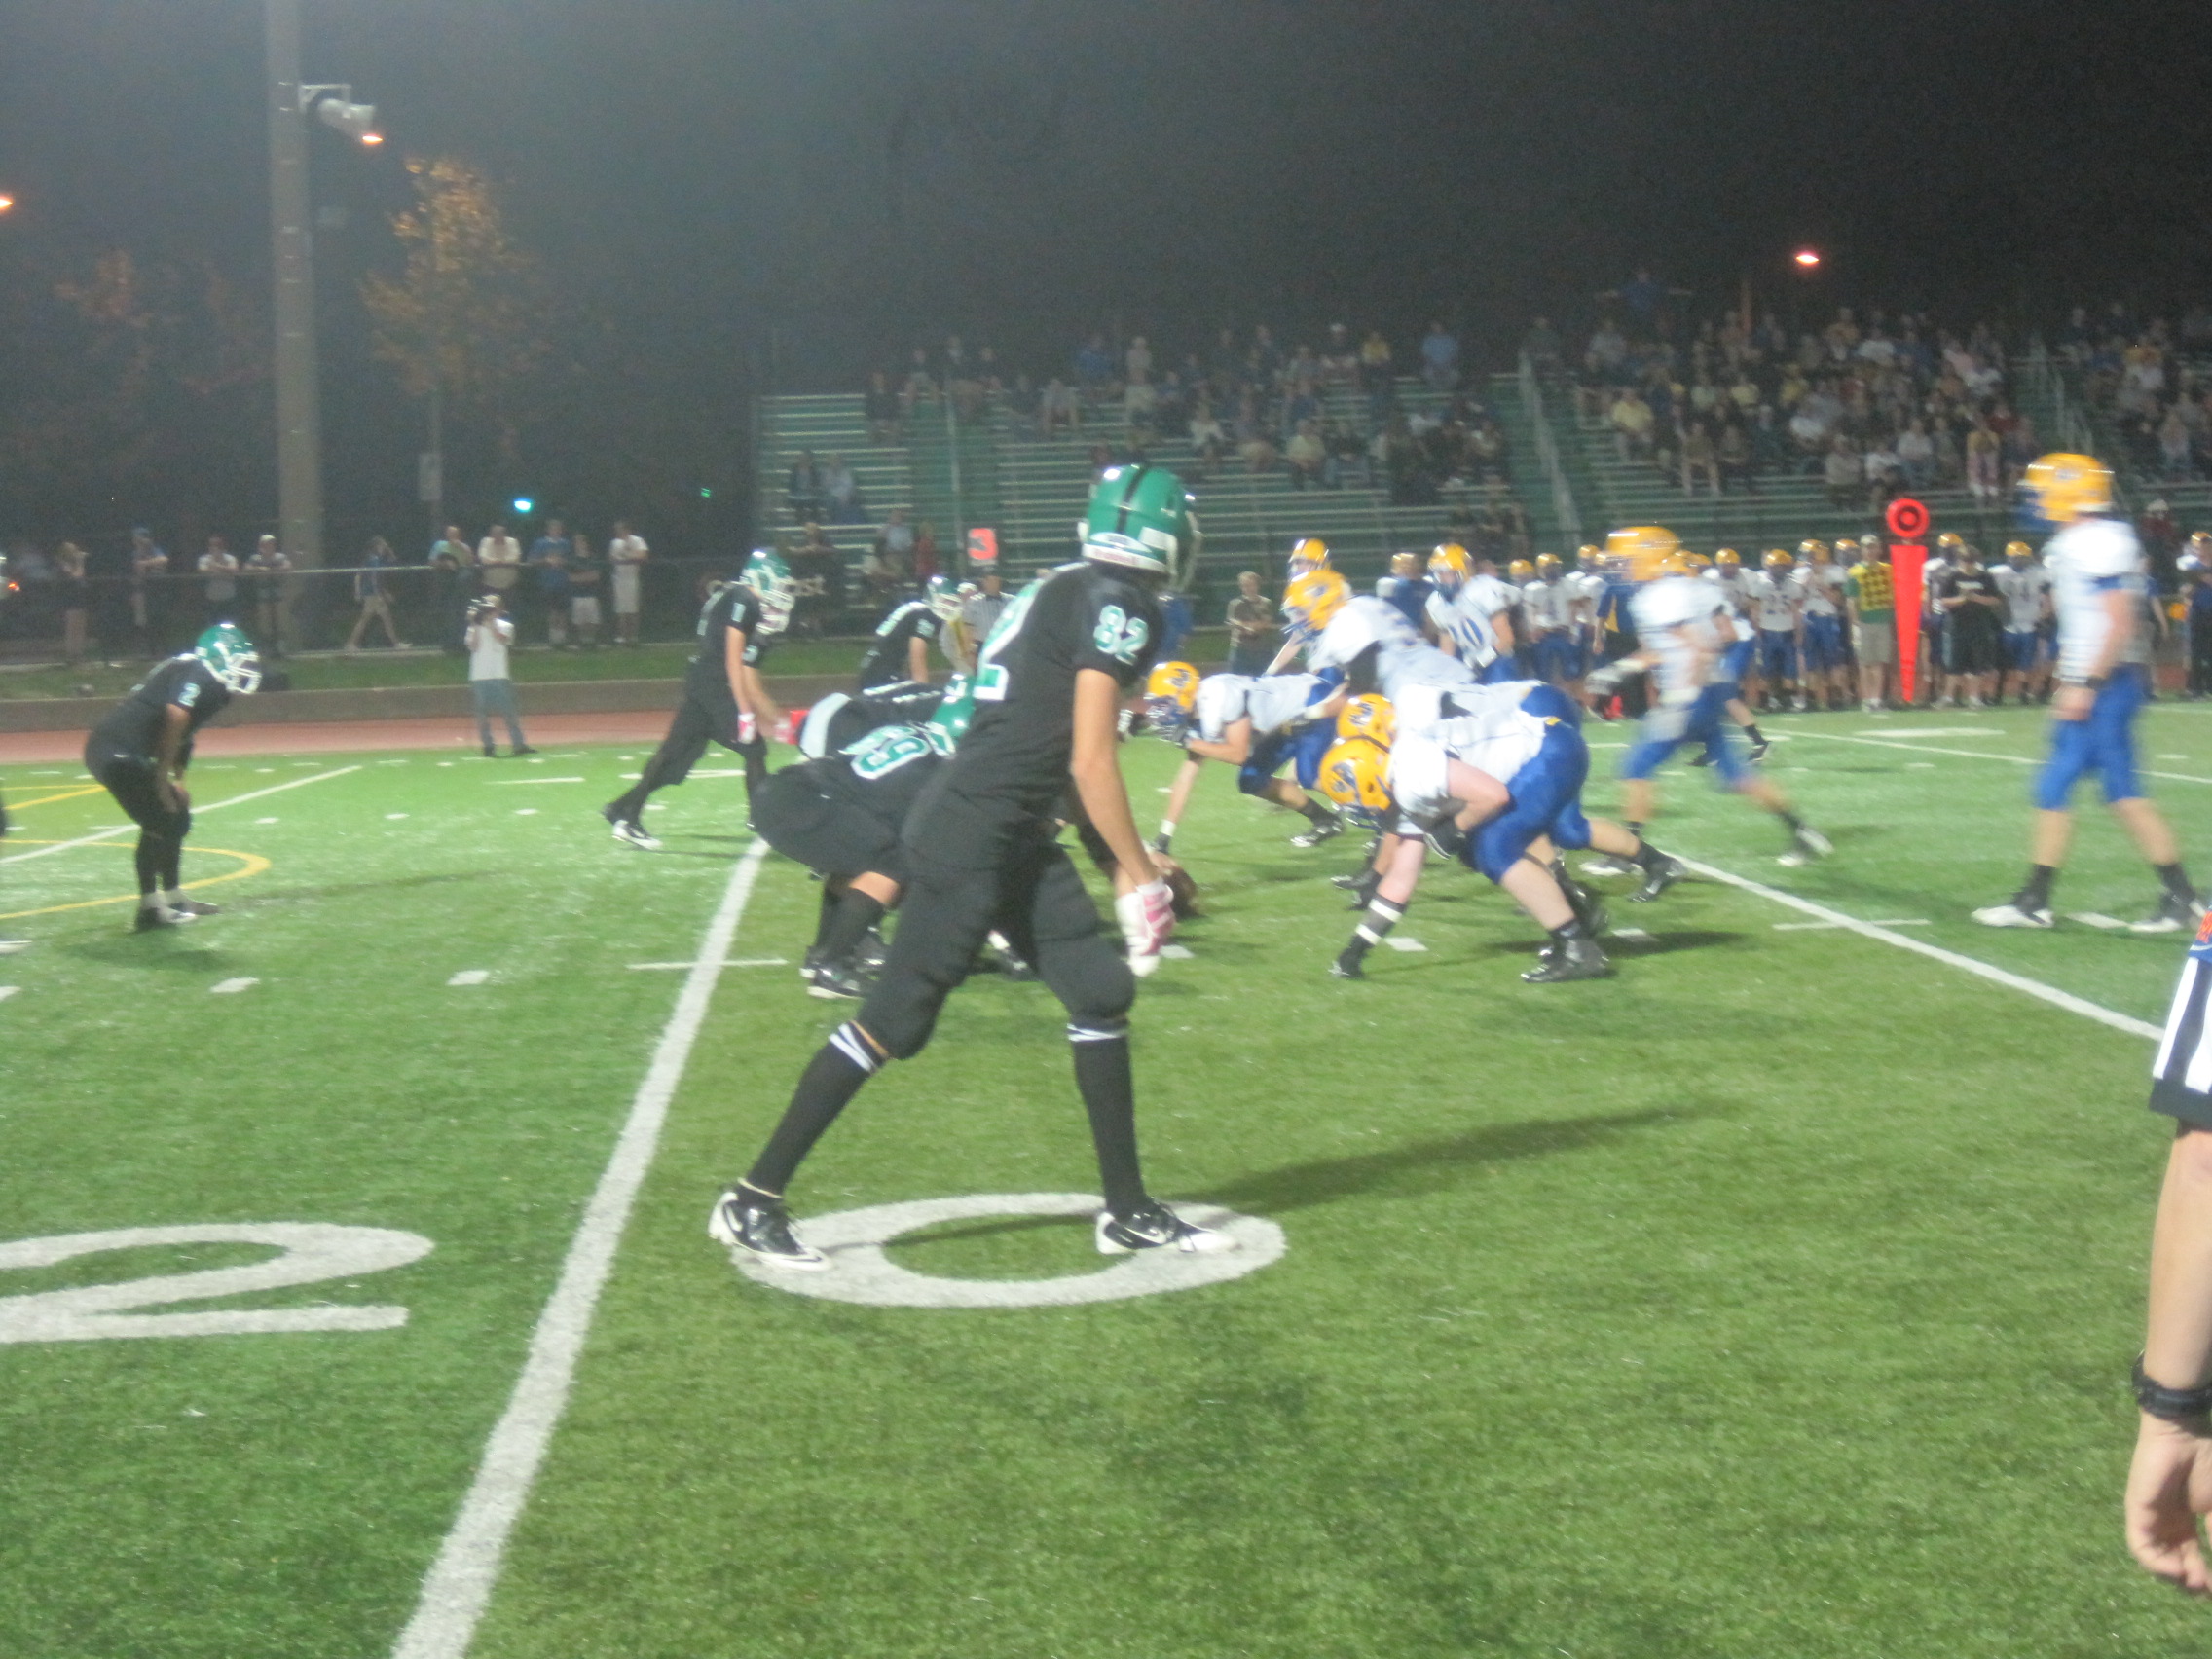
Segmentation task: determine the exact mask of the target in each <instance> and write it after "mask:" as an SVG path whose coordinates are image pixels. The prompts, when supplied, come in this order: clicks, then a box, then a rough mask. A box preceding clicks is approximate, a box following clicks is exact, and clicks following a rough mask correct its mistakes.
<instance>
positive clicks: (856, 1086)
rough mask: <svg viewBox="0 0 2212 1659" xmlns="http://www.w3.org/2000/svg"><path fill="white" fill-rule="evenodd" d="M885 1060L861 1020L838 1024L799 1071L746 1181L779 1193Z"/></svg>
mask: <svg viewBox="0 0 2212 1659" xmlns="http://www.w3.org/2000/svg"><path fill="white" fill-rule="evenodd" d="M882 1064H883V1061H882V1059H881V1058H880V1057H879V1056H878V1054H877V1052H876V1050H875V1046H874V1045H873V1044H872V1043H870V1042H869V1041H868V1040H867V1039H866V1037H864V1036H863V1035H861V1030H860V1027H859V1026H857V1025H854V1024H852V1023H851V1022H850V1021H848V1022H847V1023H845V1024H843V1025H840V1026H838V1027H837V1029H836V1030H835V1031H833V1032H832V1033H830V1041H829V1042H827V1043H825V1044H823V1045H822V1048H821V1050H820V1051H818V1052H817V1053H816V1054H815V1056H814V1058H813V1060H812V1061H811V1062H809V1064H808V1065H807V1068H806V1070H805V1071H804V1072H802V1073H801V1074H800V1075H799V1080H798V1088H795V1089H793V1091H792V1103H791V1104H790V1105H789V1106H787V1107H785V1108H784V1116H783V1121H782V1122H781V1123H779V1124H777V1125H776V1132H775V1133H774V1134H772V1135H770V1136H769V1137H768V1144H767V1145H766V1146H764V1147H762V1148H761V1149H760V1156H759V1157H758V1158H756V1159H755V1160H754V1161H753V1167H752V1168H751V1169H749V1170H747V1171H746V1172H745V1184H746V1185H747V1186H748V1187H756V1188H758V1189H759V1190H760V1191H761V1192H763V1193H773V1194H777V1195H779V1196H781V1194H782V1193H783V1191H784V1189H785V1188H786V1187H788V1186H790V1185H791V1179H792V1176H793V1175H794V1174H796V1173H797V1171H798V1166H799V1163H800V1161H802V1160H803V1159H804V1158H805V1157H806V1155H807V1154H808V1153H810V1152H812V1151H813V1150H814V1143H815V1142H816V1141H818V1140H820V1139H821V1138H822V1136H823V1132H824V1131H825V1130H827V1129H828V1128H829V1127H830V1124H833V1123H835V1122H836V1121H837V1114H838V1113H840V1112H842V1111H843V1110H844V1109H845V1103H846V1102H847V1101H848V1100H850V1099H852V1097H853V1096H854V1095H856V1094H858V1093H859V1092H860V1091H861V1085H862V1084H864V1083H866V1082H867V1080H868V1079H869V1078H870V1077H872V1076H874V1075H875V1073H876V1071H877V1070H878V1069H879V1068H880V1067H881V1066H882Z"/></svg>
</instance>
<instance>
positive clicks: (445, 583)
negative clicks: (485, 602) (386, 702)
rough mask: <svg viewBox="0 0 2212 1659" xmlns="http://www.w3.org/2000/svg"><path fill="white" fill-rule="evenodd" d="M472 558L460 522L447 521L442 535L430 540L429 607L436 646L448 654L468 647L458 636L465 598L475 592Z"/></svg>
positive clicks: (464, 618)
mask: <svg viewBox="0 0 2212 1659" xmlns="http://www.w3.org/2000/svg"><path fill="white" fill-rule="evenodd" d="M475 562H476V559H475V555H474V554H473V553H472V552H471V551H470V550H469V546H468V538H467V537H466V536H464V535H461V527H460V526H459V525H454V524H449V525H447V526H446V533H445V535H441V536H439V537H438V538H437V540H435V541H433V542H431V543H430V609H431V612H432V614H433V615H434V617H435V619H436V627H437V634H438V648H439V649H440V650H442V651H444V652H445V653H446V654H447V655H449V656H453V655H459V654H461V653H462V652H464V651H465V650H466V649H467V646H466V645H464V644H463V643H462V639H461V636H462V634H463V633H464V632H465V631H466V629H467V627H468V602H469V601H470V600H471V599H473V598H474V597H475V593H476V579H475V577H474V576H473V575H472V574H471V573H470V571H469V567H470V566H471V565H473V564H474V563H475Z"/></svg>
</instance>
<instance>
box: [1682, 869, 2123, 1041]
mask: <svg viewBox="0 0 2212 1659" xmlns="http://www.w3.org/2000/svg"><path fill="white" fill-rule="evenodd" d="M1676 856H1677V858H1679V857H1680V855H1679V854H1677V855H1676ZM1682 863H1684V864H1686V865H1688V866H1690V868H1692V869H1694V870H1696V871H1697V873H1698V874H1700V875H1702V876H1705V877H1706V878H1708V879H1709V880H1713V881H1720V882H1725V883H1726V884H1727V885H1728V886H1730V887H1740V888H1742V889H1743V890H1744V891H1745V892H1746V893H1755V894H1757V895H1758V896H1759V897H1760V898H1761V899H1771V900H1773V901H1774V902H1775V903H1777V904H1787V905H1788V906H1789V907H1790V908H1791V909H1792V910H1799V911H1802V912H1803V913H1804V914H1806V915H1808V916H1812V917H1814V918H1816V919H1818V920H1820V921H1824V922H1828V923H1832V924H1833V925H1834V926H1836V927H1839V928H1842V929H1845V930H1846V931H1848V932H1850V933H1855V934H1860V935H1862V936H1863V937H1865V938H1867V939H1873V940H1881V941H1882V942H1883V943H1884V944H1894V945H1896V946H1897V947H1898V948H1899V950H1910V951H1913V952H1915V953H1917V954H1919V955H1921V956H1927V957H1931V958H1933V959H1934V960H1936V961H1937V962H1940V963H1942V964H1944V965H1945V966H1946V967H1951V968H1958V969H1962V970H1964V971H1965V972H1966V973H1969V974H1972V975H1974V976H1976V977H1980V978H1983V979H1988V980H1990V981H1991V982H1992V983H1994V984H1999V985H2009V986H2010V987H2011V988H2012V989H2013V990H2015V991H2025V992H2026V993H2027V994H2028V995H2029V996H2031V997H2039V998H2041V999H2042V1000H2043V1001H2045V1002H2046V1003H2049V1004H2050V1005H2051V1006H2052V1007H2054V1008H2062V1009H2064V1010H2066V1012H2067V1013H2069V1014H2081V1015H2082V1016H2083V1018H2084V1019H2093V1020H2095V1021H2096V1022H2097V1023H2098V1024H2100V1025H2109V1026H2111V1027H2112V1028H2113V1029H2114V1030H2115V1031H2124V1032H2126V1033H2127V1034H2128V1035H2129V1036H2130V1037H2147V1038H2150V1039H2151V1040H2152V1041H2153V1042H2156V1041H2157V1039H2158V1038H2159V1037H2160V1036H2161V1035H2163V1033H2162V1032H2161V1030H2160V1028H2159V1027H2157V1026H2156V1025H2153V1024H2151V1023H2150V1022H2149V1021H2148V1020H2142V1019H2137V1018H2135V1017H2134V1016H2133V1015H2132V1014H2120V1013H2119V1012H2117V1011H2116V1010H2113V1009H2109V1008H2105V1007H2103V1006H2101V1005H2100V1004H2097V1003H2093V1002H2090V1001H2089V1000H2087V999H2086V998H2085V997H2078V996H2076V995H2075V994H2074V993H2073V992H2071V991H2062V990H2060V989H2059V988H2058V987H2057V986H2056V985H2046V984H2045V983H2044V982H2043V981H2042V980H2040V979H2031V978H2029V977H2026V976H2025V975H2023V974H2014V973H2010V972H2009V971H2008V970H2006V969H2003V968H1999V967H1995V966H1993V965H1992V964H1990V963H1987V962H1982V961H1978V960H1976V959H1975V958H1974V957H1972V956H1961V955H1960V954H1959V953H1958V952H1957V951H1955V950H1945V949H1944V948H1943V947H1942V946H1941V945H1939V944H1930V943H1929V942H1928V941H1927V940H1921V939H1913V938H1911V937H1910V936H1909V935H1906V934H1900V933H1892V932H1891V931H1890V930H1889V929H1888V928H1886V927H1883V926H1881V925H1880V924H1879V923H1877V922H1862V921H1861V920H1860V919H1859V918H1858V917H1857V916H1847V915H1845V914H1844V913H1843V912H1842V911H1841V910H1831V909H1829V908H1828V907H1827V906H1826V905H1825V904H1816V903H1813V902H1812V901H1811V900H1810V899H1800V898H1798V897H1797V895H1796V894H1794V893H1785V892H1783V891H1782V889H1781V888H1779V887H1769V886H1767V885H1766V883H1764V882H1763V881H1753V880H1751V878H1750V877H1749V876H1743V875H1737V874H1735V873H1734V872H1732V871H1730V870H1725V869H1721V868H1719V867H1717V866H1714V865H1709V864H1701V863H1700V862H1699V861H1697V860H1696V859H1682Z"/></svg>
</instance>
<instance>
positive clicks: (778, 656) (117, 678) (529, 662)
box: [0, 628, 1228, 702]
mask: <svg viewBox="0 0 2212 1659" xmlns="http://www.w3.org/2000/svg"><path fill="white" fill-rule="evenodd" d="M692 649H693V647H692V646H691V645H690V644H688V643H684V644H680V645H640V646H638V647H636V648H635V649H629V648H624V647H621V646H614V645H608V646H605V647H602V648H600V649H598V650H580V649H579V650H567V651H557V650H554V649H553V648H552V647H551V646H549V645H524V646H522V647H520V648H519V649H517V650H516V651H515V653H514V656H513V666H514V677H515V680H516V681H517V682H520V683H522V684H543V683H550V682H567V681H589V680H676V679H680V678H682V673H683V666H684V664H685V663H687V662H689V661H690V660H691V653H692ZM1188 649H1189V650H1192V651H1196V652H1197V653H1198V661H1200V662H1216V661H1219V660H1221V659H1222V657H1223V656H1225V655H1226V653H1227V650H1228V631H1227V630H1226V629H1221V628H1201V629H1198V630H1197V631H1196V632H1195V633H1193V634H1192V635H1191V639H1190V645H1189V647H1188ZM859 655H860V642H858V641H856V640H790V641H785V642H781V643H779V644H778V645H777V647H776V649H775V650H774V651H773V652H772V653H771V654H770V656H769V658H768V662H767V667H768V669H769V671H770V673H771V676H778V675H793V676H796V675H819V674H848V673H850V672H851V671H852V667H853V664H854V662H855V661H856V660H858V657H859ZM933 661H934V662H936V663H937V665H938V667H939V669H940V672H941V671H942V663H941V659H934V658H933ZM270 666H273V667H277V668H281V669H282V670H283V672H284V673H286V674H288V675H289V676H291V682H292V689H293V690H295V691H366V690H379V691H381V690H393V689H402V688H405V687H409V686H417V685H464V684H466V683H467V682H468V659H467V658H466V657H465V656H460V655H453V654H448V653H446V652H443V651H438V650H434V649H425V648H417V649H411V650H405V651H393V650H364V651H360V652H356V653H347V652H341V651H323V652H316V653H314V654H312V655H308V656H294V657H287V658H286V659H284V661H282V662H281V663H277V664H272V665H270ZM147 667H148V665H147V664H146V663H144V662H126V663H121V664H118V665H117V666H115V667H112V668H111V667H109V666H108V665H107V664H105V663H102V662H87V663H81V664H79V665H78V666H77V667H76V668H73V669H72V668H67V667H64V666H63V665H62V664H60V663H45V664H40V665H37V666H32V667H23V666H12V667H9V668H7V669H5V670H0V702H5V701H11V700H17V699H31V698H69V697H82V698H83V699H85V700H86V701H87V702H96V701H99V700H102V699H108V700H112V699H114V698H117V697H120V696H122V695H123V694H124V693H125V692H126V691H128V690H129V689H130V687H131V686H133V685H135V684H136V683H137V682H139V681H140V680H141V679H143V678H144V677H145V673H146V669H147ZM86 686H90V687H91V688H92V689H91V690H89V691H88V690H85V689H83V687H86Z"/></svg>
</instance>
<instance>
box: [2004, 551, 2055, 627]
mask: <svg viewBox="0 0 2212 1659" xmlns="http://www.w3.org/2000/svg"><path fill="white" fill-rule="evenodd" d="M1996 574H1997V591H1998V592H1999V593H2000V594H2002V595H2003V596H2004V599H2005V628H2006V631H2007V632H2008V633H2012V634H2032V633H2034V632H2035V631H2036V629H2037V627H2038V626H2040V625H2041V623H2042V622H2043V611H2044V596H2045V595H2046V594H2047V593H2049V592H2050V572H2049V571H2046V570H2045V569H2044V568H2043V567H2042V566H2041V565H2032V564H2031V565H2025V566H2017V567H2015V566H2014V565H2013V564H2012V563H2011V562H2010V561H2009V560H2008V561H2007V562H2006V563H2004V564H2002V565H2000V566H1998V567H1997V572H1996Z"/></svg>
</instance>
